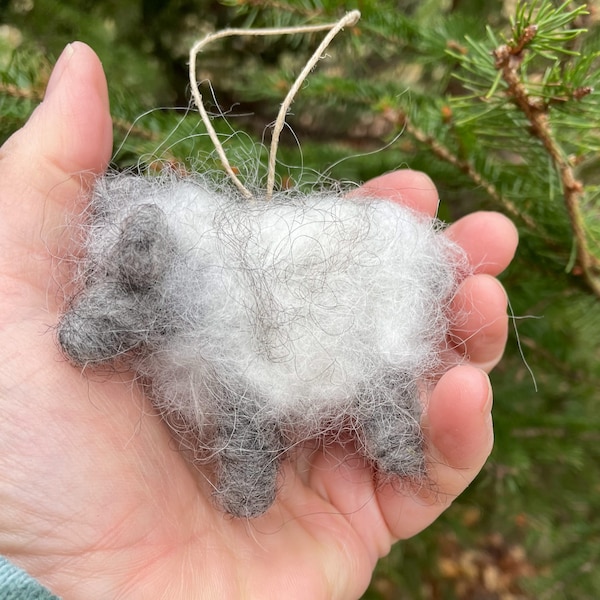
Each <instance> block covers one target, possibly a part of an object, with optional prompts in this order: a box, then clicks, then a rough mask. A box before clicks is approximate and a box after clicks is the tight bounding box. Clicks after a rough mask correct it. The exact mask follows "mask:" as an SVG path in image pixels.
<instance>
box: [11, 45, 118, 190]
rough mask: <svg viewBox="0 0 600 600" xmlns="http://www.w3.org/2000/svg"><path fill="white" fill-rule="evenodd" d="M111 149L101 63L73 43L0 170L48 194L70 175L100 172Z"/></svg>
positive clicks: (87, 51) (60, 60) (66, 49)
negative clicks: (19, 177) (9, 172)
mask: <svg viewBox="0 0 600 600" xmlns="http://www.w3.org/2000/svg"><path fill="white" fill-rule="evenodd" d="M111 147H112V125H111V120H110V112H109V103H108V91H107V86H106V79H105V77H104V72H103V70H102V65H101V63H100V60H99V59H98V57H97V56H96V54H95V53H94V52H93V51H92V49H91V48H89V46H86V45H85V44H83V43H81V42H74V43H73V44H69V45H68V46H67V47H66V48H65V49H64V51H63V53H62V54H61V56H60V58H59V59H58V61H57V63H56V66H55V67H54V70H53V72H52V75H51V77H50V81H49V82H48V87H47V90H46V95H45V98H44V101H43V102H42V103H41V104H40V105H39V106H38V107H37V109H36V110H35V111H34V112H33V114H32V115H31V117H30V119H29V121H28V122H27V123H26V124H25V126H24V127H23V128H22V129H21V130H19V131H17V132H16V133H15V134H14V135H13V136H12V137H11V138H10V139H9V140H8V141H7V142H6V144H5V145H4V147H3V148H2V151H1V153H0V160H1V162H0V172H1V173H2V175H4V176H5V177H6V176H7V175H8V172H7V171H9V170H11V171H12V175H13V176H17V175H21V178H22V180H21V181H20V182H19V183H20V184H21V186H22V188H25V189H27V188H34V189H35V190H36V191H38V192H46V191H48V190H49V189H50V188H52V187H53V186H54V185H56V184H60V183H62V182H64V181H65V179H66V178H79V177H80V176H81V174H83V173H87V172H89V173H98V172H100V171H102V170H103V169H104V168H105V167H106V165H107V163H108V161H109V159H110V152H111ZM19 166H20V167H21V168H22V170H21V169H19V170H18V171H16V170H15V169H16V168H17V167H19ZM3 181H6V180H5V179H3ZM22 191H23V190H22ZM62 194H64V190H63V191H62ZM62 194H61V195H62Z"/></svg>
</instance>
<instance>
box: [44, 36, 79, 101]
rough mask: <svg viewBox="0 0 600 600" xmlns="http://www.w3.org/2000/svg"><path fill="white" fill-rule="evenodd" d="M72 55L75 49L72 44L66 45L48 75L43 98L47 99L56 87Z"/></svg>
mask: <svg viewBox="0 0 600 600" xmlns="http://www.w3.org/2000/svg"><path fill="white" fill-rule="evenodd" d="M74 54H75V48H74V46H73V44H67V45H66V46H65V49H64V50H63V51H62V53H61V55H60V56H59V57H58V60H57V61H56V64H55V65H54V69H53V70H52V75H50V79H49V81H48V85H47V86H46V94H45V96H44V98H45V99H46V98H49V97H50V96H51V95H52V93H53V92H54V90H55V89H56V87H57V86H58V83H59V81H60V80H61V78H62V76H63V73H64V72H65V71H66V69H67V67H68V66H69V62H70V61H71V58H72V57H73V55H74Z"/></svg>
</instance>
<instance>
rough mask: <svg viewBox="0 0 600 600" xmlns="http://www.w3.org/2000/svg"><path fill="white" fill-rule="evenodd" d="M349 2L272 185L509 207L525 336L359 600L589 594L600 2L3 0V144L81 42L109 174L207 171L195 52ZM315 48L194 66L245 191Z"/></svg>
mask: <svg viewBox="0 0 600 600" xmlns="http://www.w3.org/2000/svg"><path fill="white" fill-rule="evenodd" d="M353 8H359V9H360V10H361V11H362V15H363V17H362V20H361V21H360V22H359V23H358V25H356V26H355V27H353V28H351V29H350V30H348V31H346V32H344V33H342V34H340V36H339V37H338V38H337V39H336V40H335V41H334V43H333V45H332V46H331V48H330V49H329V50H328V52H327V57H326V60H322V61H321V62H320V63H319V65H318V67H317V69H316V70H315V71H314V72H313V74H312V75H311V76H310V78H309V81H308V83H307V84H306V85H304V86H303V89H302V91H301V93H300V95H299V96H298V97H297V99H296V100H295V102H294V104H293V107H292V112H293V114H292V115H290V117H289V119H288V122H289V124H290V126H291V130H292V131H293V132H294V133H293V134H292V133H291V132H290V131H289V130H288V131H287V132H286V133H285V135H284V136H283V139H282V145H281V148H280V151H279V155H278V157H279V166H278V183H279V185H281V186H288V185H300V186H312V185H315V184H321V183H323V181H324V179H323V176H326V177H329V178H333V179H334V180H347V181H354V182H360V181H363V180H365V179H367V178H369V177H373V176H376V175H379V174H381V173H382V172H385V171H388V170H391V169H394V168H399V167H411V168H415V169H421V170H424V171H426V172H427V173H428V174H429V175H430V176H431V177H432V179H434V181H435V182H436V184H437V186H438V188H439V191H440V195H441V198H442V201H443V204H442V209H441V216H442V217H443V218H444V219H446V220H453V219H456V218H457V217H459V216H461V215H462V214H465V213H467V212H472V211H474V210H480V209H493V210H499V211H503V212H505V213H506V214H507V215H509V216H510V217H511V218H512V219H513V220H514V221H515V223H516V224H517V226H518V227H519V229H520V234H521V245H520V249H519V252H518V255H517V257H516V259H515V262H514V264H513V265H512V266H511V268H510V269H509V270H508V271H507V272H506V273H505V274H504V276H503V277H502V281H503V283H504V285H505V287H506V288H507V290H508V293H509V296H510V300H511V304H512V310H513V311H514V315H515V316H516V317H515V320H514V323H515V325H516V330H518V337H517V336H516V335H514V333H513V335H512V337H511V339H510V340H509V345H508V350H507V353H506V357H505V359H504V361H503V363H502V364H501V365H500V366H499V367H498V368H497V369H496V370H495V372H494V374H493V383H494V388H495V410H494V415H495V424H496V436H497V439H496V447H495V450H494V454H493V456H492V458H491V460H490V461H489V463H488V464H487V466H486V467H485V469H484V471H483V473H482V474H481V476H480V477H479V478H478V480H477V481H476V483H475V484H474V485H473V486H472V487H471V488H470V489H469V490H468V491H467V493H466V494H464V495H463V496H462V497H461V498H460V500H459V501H457V502H456V503H455V505H454V506H453V507H452V508H451V509H450V510H448V512H447V513H446V514H445V515H444V516H443V517H442V518H441V519H440V520H439V521H438V522H437V523H436V524H434V525H433V526H432V527H431V528H430V529H429V530H427V531H426V532H424V533H423V534H421V535H420V536H418V537H416V538H415V539H413V540H409V541H406V542H402V543H400V544H398V545H397V546H396V547H395V548H394V550H393V551H392V553H391V554H390V556H389V557H387V558H385V559H383V560H381V562H380V564H379V566H378V570H377V572H376V574H375V576H374V578H373V582H372V585H371V588H370V589H369V591H368V592H367V594H366V595H365V598H369V599H392V598H393V599H404V598H411V599H419V598H422V599H452V598H477V599H499V600H500V599H502V600H508V599H517V598H541V599H554V598H569V599H572V598H576V599H580V598H581V599H586V598H590V599H592V598H597V595H598V590H600V568H599V566H600V518H599V515H600V466H599V465H600V400H599V397H600V395H599V392H598V390H599V389H600V360H599V359H600V356H599V340H600V306H599V302H598V301H599V296H600V269H599V260H600V247H599V239H600V238H599V234H600V207H599V194H600V188H599V185H600V170H599V164H598V162H599V154H598V151H599V146H600V129H599V127H598V124H599V123H600V95H599V94H600V90H598V79H599V78H600V60H599V57H600V31H599V22H600V1H598V0H593V1H591V2H589V3H588V4H587V7H584V6H582V5H581V4H579V3H576V2H565V3H560V2H553V1H551V0H539V1H535V0H533V1H531V2H524V3H517V2H515V1H511V0H493V1H492V0H396V1H391V0H377V1H375V0H355V1H354V2H345V3H340V2H329V1H322V2H318V1H314V0H298V1H294V2H292V1H287V0H247V1H246V0H223V1H221V2H217V1H208V0H170V1H169V0H166V1H164V2H161V1H159V0H135V1H131V2H120V1H119V0H70V1H60V2H59V1H58V0H0V138H1V140H4V139H5V138H6V137H7V136H8V135H9V134H10V133H11V132H12V131H14V130H15V129H16V128H18V127H19V126H20V125H21V124H22V123H23V122H24V121H25V120H26V118H27V116H28V115H29V113H30V112H31V110H32V109H33V108H34V107H35V105H36V104H37V103H38V102H39V101H40V99H41V98H42V96H43V90H44V88H45V84H46V82H47V79H48V76H49V73H50V70H51V67H52V64H53V63H54V61H55V59H56V58H57V57H58V55H59V53H60V51H61V50H62V48H63V47H64V45H65V44H66V43H67V42H69V41H72V40H73V39H80V40H83V41H85V42H87V43H89V44H90V45H91V46H92V47H93V48H94V49H95V50H96V51H97V52H98V54H99V55H100V57H101V59H102V61H103V63H104V67H105V70H106V72H107V76H108V80H109V86H110V92H111V102H112V111H113V115H114V129H115V138H116V143H115V150H116V153H115V158H114V163H115V165H116V166H118V167H129V166H132V165H137V164H138V163H139V164H143V165H149V164H152V165H153V166H152V168H160V165H163V164H165V163H167V164H180V165H182V166H181V167H180V168H183V169H191V168H198V169H200V168H202V169H211V170H216V171H218V170H219V169H220V165H219V163H218V161H217V160H216V157H215V153H214V151H213V150H214V149H213V148H212V145H211V144H210V142H209V140H208V137H207V135H206V133H205V130H204V128H203V125H202V124H201V122H200V119H199V117H198V116H197V113H195V112H194V111H188V110H187V109H188V106H189V86H188V82H187V64H186V63H187V52H188V49H189V47H190V46H191V44H192V43H193V42H194V41H195V40H196V39H198V38H200V37H203V36H204V35H205V34H206V33H208V32H211V31H214V30H217V29H221V28H224V27H229V26H235V27H250V26H252V27H266V26H281V25H295V24H306V23H310V24H315V23H321V22H329V21H332V20H335V19H337V18H339V17H340V16H341V15H342V14H343V12H344V11H345V10H349V9H353ZM321 35H322V34H311V35H306V34H303V35H294V36H291V37H290V36H288V37H283V36H280V37H276V38H260V39H258V38H243V39H240V38H231V39H227V40H223V41H221V42H217V43H215V44H214V45H212V46H209V47H208V48H207V49H206V51H205V52H204V53H203V54H202V56H201V57H200V58H199V79H202V80H208V81H210V83H211V86H212V90H213V91H212V93H211V90H210V89H209V87H208V86H206V85H204V86H203V93H204V97H205V100H206V102H207V105H208V106H209V108H211V110H212V111H213V113H214V114H215V115H216V118H215V119H214V124H215V127H216V128H217V130H218V131H219V132H220V133H221V134H222V135H223V140H224V143H225V148H226V152H227V153H228V156H229V157H230V160H231V162H232V164H233V165H234V167H235V168H236V169H237V170H238V171H239V172H240V176H241V177H242V179H244V178H245V179H246V180H251V181H253V182H257V181H260V180H261V179H262V178H263V177H264V172H265V171H264V163H265V158H266V151H265V150H264V143H267V144H268V141H269V128H268V125H269V124H270V123H271V122H272V120H273V118H274V117H275V115H276V114H277V110H278V107H279V103H280V102H281V100H282V99H283V97H284V96H285V93H286V92H287V89H288V88H289V86H290V84H291V83H292V82H293V80H294V78H295V76H296V75H297V74H298V72H299V71H300V69H301V67H302V66H303V65H304V63H305V61H306V59H307V57H308V56H309V55H310V53H311V52H312V50H313V49H314V48H315V47H316V45H317V44H318V40H320V38H321ZM157 107H161V108H157ZM234 132H238V133H237V134H236V135H232V134H233V133H234ZM259 165H262V166H259ZM529 368H530V369H531V371H532V372H533V374H534V375H535V380H536V381H537V390H536V389H535V385H534V382H533V379H532V376H531V374H530V372H529ZM298 569H302V565H298Z"/></svg>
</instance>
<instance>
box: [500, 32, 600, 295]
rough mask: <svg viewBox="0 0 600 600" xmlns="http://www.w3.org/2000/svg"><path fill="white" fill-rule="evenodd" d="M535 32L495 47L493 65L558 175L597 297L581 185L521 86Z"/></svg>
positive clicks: (540, 108)
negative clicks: (523, 68)
mask: <svg viewBox="0 0 600 600" xmlns="http://www.w3.org/2000/svg"><path fill="white" fill-rule="evenodd" d="M537 31H538V27H537V26H536V25H528V26H526V27H525V28H524V29H523V31H522V33H521V34H520V36H519V37H518V39H517V40H516V42H515V43H513V44H502V45H501V46H498V47H497V48H496V49H495V50H494V51H493V55H494V58H495V66H496V68H497V69H498V70H499V71H500V73H501V74H502V79H503V80H504V82H505V83H506V94H507V96H508V97H510V98H511V99H512V100H513V102H514V104H515V105H516V106H517V107H518V108H519V110H521V112H522V113H523V114H524V115H525V116H526V118H527V120H528V122H529V125H530V128H529V131H530V134H531V135H533V136H534V137H536V138H537V139H538V140H539V141H540V142H541V143H542V144H543V146H544V148H545V149H546V151H547V152H548V154H549V155H550V158H551V159H552V162H553V164H554V165H555V168H556V169H557V171H558V173H559V174H560V179H561V182H562V186H563V193H564V201H565V205H566V207H567V212H568V214H569V219H570V222H571V228H572V230H573V235H574V237H575V241H576V244H577V258H578V262H579V266H580V268H581V271H582V274H583V276H584V278H585V281H586V283H587V284H588V285H589V286H590V288H591V290H592V291H593V292H594V294H596V295H597V296H599V297H600V279H599V276H600V262H599V261H598V259H597V258H596V257H595V256H594V255H593V254H592V252H591V251H590V248H589V244H588V240H587V234H586V230H585V222H584V218H583V215H582V213H581V200H582V198H583V195H584V184H583V182H581V181H580V180H578V179H577V177H576V176H575V172H574V169H573V167H572V165H571V162H570V160H569V158H568V157H567V156H565V154H564V152H563V151H562V148H561V146H560V144H559V143H558V141H557V140H556V138H555V137H554V135H553V133H552V129H551V127H550V124H549V119H548V106H549V105H548V104H547V103H546V102H544V101H543V100H542V99H539V98H534V97H532V96H531V95H530V94H529V92H528V91H527V88H526V86H525V85H524V83H523V81H522V79H521V75H520V69H521V65H522V64H523V60H524V52H525V50H526V48H527V46H528V45H529V44H530V43H531V42H532V40H533V39H534V38H535V36H536V34H537ZM590 92H591V89H590V88H579V89H577V90H575V91H574V93H573V96H574V97H575V98H577V99H579V98H582V97H584V96H585V95H587V94H588V93H590Z"/></svg>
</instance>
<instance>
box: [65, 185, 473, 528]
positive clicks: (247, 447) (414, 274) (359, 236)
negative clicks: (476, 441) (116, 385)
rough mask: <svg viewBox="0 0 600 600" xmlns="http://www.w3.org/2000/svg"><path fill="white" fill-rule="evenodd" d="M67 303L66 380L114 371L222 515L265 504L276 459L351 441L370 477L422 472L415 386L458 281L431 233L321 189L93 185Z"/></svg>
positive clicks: (453, 259) (377, 203) (399, 210)
mask: <svg viewBox="0 0 600 600" xmlns="http://www.w3.org/2000/svg"><path fill="white" fill-rule="evenodd" d="M83 227H84V228H85V240H86V241H85V253H84V256H83V258H81V259H80V264H79V270H78V275H77V283H78V292H77V293H76V294H75V295H74V296H73V297H72V298H71V299H70V300H69V302H68V305H67V307H66V310H65V313H64V315H63V316H62V319H61V321H60V324H59V328H58V340H59V343H60V346H61V347H62V350H63V351H64V353H65V354H66V355H67V357H68V358H69V359H70V360H71V361H72V362H73V363H75V364H76V365H79V366H94V365H101V364H107V363H108V364H121V363H124V364H126V365H128V366H131V367H133V369H135V371H136V372H137V373H138V374H139V375H140V378H141V380H142V381H144V382H146V384H147V390H148V393H149V394H150V397H151V398H152V401H153V402H154V404H155V405H156V407H157V408H158V410H159V411H160V412H161V414H162V415H163V416H164V418H165V420H166V421H167V422H168V423H169V424H170V425H171V426H172V427H173V428H174V429H175V430H176V432H177V433H178V436H179V439H180V440H185V442H186V443H187V444H191V446H192V447H193V450H194V458H195V459H197V460H205V461H208V462H210V463H211V464H212V465H213V468H214V485H215V489H216V492H215V493H216V496H217V498H218V501H219V504H220V505H221V507H222V508H223V509H224V510H225V511H227V512H229V513H231V514H232V515H235V516H238V517H255V516H258V515H260V514H262V513H264V512H265V511H266V510H267V509H268V508H269V506H270V505H271V504H272V502H273V500H274V498H275V495H276V490H277V474H278V466H279V462H280V460H281V459H282V456H283V455H284V454H285V452H286V451H287V450H289V449H290V448H292V447H293V446H295V445H297V444H299V443H301V442H303V441H305V440H309V439H313V438H319V437H320V436H324V437H328V436H332V437H334V438H335V437H336V436H339V435H340V434H341V433H345V432H346V431H348V430H349V431H350V432H351V433H352V434H353V435H355V437H356V439H357V441H358V444H357V446H358V447H359V448H360V451H361V452H362V453H363V454H364V457H365V458H367V459H368V460H370V461H371V462H372V463H373V464H374V466H375V467H376V468H377V469H378V470H379V472H380V473H381V474H382V475H383V476H384V477H390V476H400V477H406V478H416V479H419V478H422V477H424V475H425V460H424V451H423V440H422V435H421V430H420V425H419V420H420V415H421V410H422V406H421V404H422V403H421V399H420V397H419V389H422V384H423V382H427V380H428V379H431V378H432V377H434V376H437V375H439V373H441V372H442V371H443V369H444V365H443V364H442V360H441V355H442V352H443V351H444V349H445V348H446V338H447V334H448V330H449V328H450V327H451V325H452V323H451V322H450V320H449V311H448V304H449V302H450V301H451V299H452V297H453V295H454V294H455V292H456V289H457V286H458V285H459V283H460V281H461V279H462V277H463V276H464V274H465V273H466V259H465V256H464V253H463V252H462V250H461V249H460V248H459V247H458V246H456V245H455V244H454V243H452V242H450V241H449V240H448V238H447V237H446V236H444V235H442V234H441V225H440V223H439V222H438V221H436V220H435V219H430V218H427V217H424V216H422V215H418V214H416V213H415V212H413V211H411V210H409V209H407V208H405V207H403V206H401V205H399V204H397V203H392V202H389V201H385V200H380V199H365V198H345V197H342V196H341V195H340V194H337V193H335V192H332V193H316V194H310V195H303V194H300V193H298V192H289V193H281V194H276V195H275V196H274V197H273V199H272V200H270V201H268V202H267V201H264V200H260V199H258V200H247V199H243V198H241V197H239V195H238V194H237V193H236V192H233V191H231V190H228V189H225V188H224V186H221V187H218V186H216V185H215V184H213V183H211V182H210V181H208V180H206V179H204V178H203V177H201V176H194V177H193V178H186V179H181V178H177V177H175V176H174V175H173V176H162V177H158V178H151V177H142V176H134V175H127V174H121V175H107V176H104V177H101V178H99V179H98V181H97V184H96V187H95V190H94V192H93V197H92V199H91V205H90V210H89V215H88V219H87V221H86V222H85V224H84V225H83Z"/></svg>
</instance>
